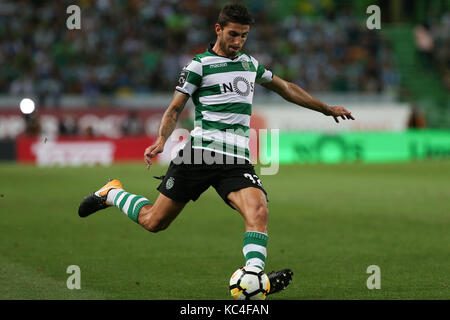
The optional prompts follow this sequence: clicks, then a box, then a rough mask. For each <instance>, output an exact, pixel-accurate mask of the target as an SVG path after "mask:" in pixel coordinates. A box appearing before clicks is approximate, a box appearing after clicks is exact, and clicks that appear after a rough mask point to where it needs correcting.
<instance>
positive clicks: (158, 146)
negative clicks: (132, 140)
mask: <svg viewBox="0 0 450 320" xmlns="http://www.w3.org/2000/svg"><path fill="white" fill-rule="evenodd" d="M188 100H189V95H188V94H185V93H182V92H180V91H175V93H174V94H173V98H172V102H171V103H170V105H169V107H167V109H166V111H165V112H164V115H163V117H162V119H161V124H160V125H159V131H158V138H157V139H156V141H155V143H153V144H152V145H151V146H149V147H148V148H147V149H145V152H144V162H145V163H146V164H147V169H149V168H150V165H151V164H152V161H151V159H152V158H153V157H154V156H156V155H157V154H158V153H161V152H163V150H164V145H165V143H166V141H167V139H168V138H169V136H170V135H171V134H172V132H173V130H174V129H175V126H176V124H177V120H178V116H179V115H180V113H181V111H183V109H184V106H185V105H186V102H187V101H188Z"/></svg>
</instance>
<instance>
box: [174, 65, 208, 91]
mask: <svg viewBox="0 0 450 320" xmlns="http://www.w3.org/2000/svg"><path fill="white" fill-rule="evenodd" d="M202 74H203V70H202V64H201V62H200V60H199V59H197V58H194V59H193V60H192V61H191V62H190V63H189V64H188V65H187V66H186V67H184V68H183V70H182V71H181V73H180V77H179V78H178V84H177V86H176V87H175V89H176V90H178V91H180V92H183V93H186V94H188V95H190V96H191V95H192V94H193V93H194V92H195V90H197V88H198V87H200V85H201V83H202Z"/></svg>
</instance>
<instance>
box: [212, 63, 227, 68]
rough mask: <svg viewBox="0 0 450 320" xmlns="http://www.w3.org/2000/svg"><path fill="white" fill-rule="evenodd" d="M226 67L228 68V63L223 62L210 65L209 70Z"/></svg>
mask: <svg viewBox="0 0 450 320" xmlns="http://www.w3.org/2000/svg"><path fill="white" fill-rule="evenodd" d="M226 66H228V63H226V62H222V63H214V64H210V65H209V68H210V69H212V68H223V67H226Z"/></svg>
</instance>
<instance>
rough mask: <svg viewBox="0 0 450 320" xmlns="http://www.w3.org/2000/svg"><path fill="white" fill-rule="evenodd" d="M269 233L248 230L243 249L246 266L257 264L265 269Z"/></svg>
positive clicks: (256, 265)
mask: <svg viewBox="0 0 450 320" xmlns="http://www.w3.org/2000/svg"><path fill="white" fill-rule="evenodd" d="M267 239H268V237H267V234H265V233H262V232H257V231H247V232H246V233H245V234H244V245H243V249H242V251H243V252H244V256H245V265H246V266H255V267H258V268H260V269H261V270H264V265H265V264H266V256H267Z"/></svg>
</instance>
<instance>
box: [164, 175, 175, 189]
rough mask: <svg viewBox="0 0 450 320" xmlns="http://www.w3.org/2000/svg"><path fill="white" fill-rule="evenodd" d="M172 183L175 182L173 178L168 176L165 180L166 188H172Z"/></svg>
mask: <svg viewBox="0 0 450 320" xmlns="http://www.w3.org/2000/svg"><path fill="white" fill-rule="evenodd" d="M174 184H175V179H174V178H172V177H170V178H169V179H167V182H166V189H167V190H169V189H172V187H173V185H174Z"/></svg>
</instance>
